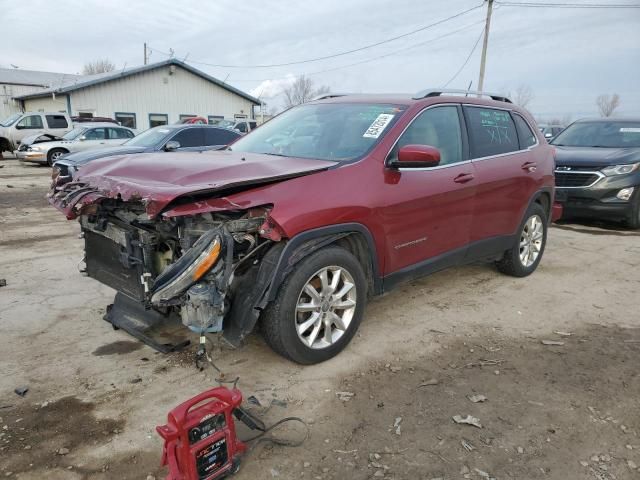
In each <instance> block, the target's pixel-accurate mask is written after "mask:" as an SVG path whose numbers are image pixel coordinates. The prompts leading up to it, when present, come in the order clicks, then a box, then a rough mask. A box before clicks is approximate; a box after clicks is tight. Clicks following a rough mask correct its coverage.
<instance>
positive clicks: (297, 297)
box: [262, 247, 367, 365]
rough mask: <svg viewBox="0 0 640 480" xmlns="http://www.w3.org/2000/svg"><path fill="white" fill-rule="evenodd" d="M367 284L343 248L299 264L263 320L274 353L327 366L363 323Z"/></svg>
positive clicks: (352, 258) (313, 255)
mask: <svg viewBox="0 0 640 480" xmlns="http://www.w3.org/2000/svg"><path fill="white" fill-rule="evenodd" d="M366 299H367V281H366V278H365V274H364V272H363V269H362V266H361V265H360V263H359V262H358V260H357V259H356V258H355V257H354V256H353V255H352V254H351V253H350V252H348V251H347V250H345V249H343V248H340V247H328V248H325V249H321V250H319V251H317V252H315V253H313V254H311V255H309V256H308V257H306V258H304V259H303V260H301V261H300V262H299V263H298V264H297V265H296V267H295V269H294V270H293V272H292V273H291V274H290V275H289V277H288V278H287V279H286V280H285V282H284V283H283V284H282V286H281V287H280V290H279V292H278V295H277V297H276V299H275V301H274V302H273V304H272V305H270V306H269V308H268V310H267V311H266V312H265V315H264V317H263V319H262V332H263V336H264V338H265V340H266V342H267V343H268V344H269V346H270V347H271V348H273V350H275V351H276V352H277V353H279V354H281V355H283V356H284V357H287V358H289V359H290V360H293V361H294V362H297V363H301V364H307V365H308V364H313V363H319V362H323V361H325V360H328V359H329V358H331V357H334V356H335V355H337V354H338V353H339V352H340V351H342V350H343V349H344V348H345V347H346V346H347V344H348V343H349V341H351V339H352V338H353V336H354V335H355V333H356V330H357V329H358V325H359V324H360V321H361V320H362V316H363V313H364V308H365V303H366Z"/></svg>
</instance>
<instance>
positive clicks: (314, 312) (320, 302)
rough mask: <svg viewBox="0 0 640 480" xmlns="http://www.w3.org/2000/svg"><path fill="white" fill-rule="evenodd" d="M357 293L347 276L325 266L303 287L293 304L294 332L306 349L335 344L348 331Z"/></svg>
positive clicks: (350, 278) (333, 267)
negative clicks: (294, 308) (294, 311)
mask: <svg viewBox="0 0 640 480" xmlns="http://www.w3.org/2000/svg"><path fill="white" fill-rule="evenodd" d="M356 301H357V292H356V288H355V282H354V280H353V277H352V276H351V274H350V273H349V272H348V271H347V270H345V269H344V268H342V267H338V266H328V267H324V268H321V269H320V270H318V271H317V272H316V273H314V274H313V275H312V276H311V277H310V278H309V279H308V280H307V282H306V283H305V285H304V287H303V288H302V291H301V292H300V295H299V296H298V301H297V303H296V313H295V321H296V332H297V333H298V338H299V339H300V340H301V341H302V343H304V344H305V345H306V346H307V347H309V348H313V349H322V348H327V347H330V346H331V345H333V344H335V343H336V342H337V341H338V340H339V339H340V338H341V337H342V336H343V335H344V333H345V332H346V331H347V330H348V329H349V325H350V324H351V321H352V319H353V316H354V314H355V310H356Z"/></svg>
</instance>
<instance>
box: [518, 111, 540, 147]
mask: <svg viewBox="0 0 640 480" xmlns="http://www.w3.org/2000/svg"><path fill="white" fill-rule="evenodd" d="M513 120H514V121H515V122H516V129H517V130H518V139H519V140H520V148H521V149H525V148H529V147H531V146H533V145H535V144H536V136H535V135H534V134H533V132H532V131H531V127H529V124H528V123H527V122H526V120H525V119H524V118H522V117H521V116H520V115H518V114H517V113H514V114H513Z"/></svg>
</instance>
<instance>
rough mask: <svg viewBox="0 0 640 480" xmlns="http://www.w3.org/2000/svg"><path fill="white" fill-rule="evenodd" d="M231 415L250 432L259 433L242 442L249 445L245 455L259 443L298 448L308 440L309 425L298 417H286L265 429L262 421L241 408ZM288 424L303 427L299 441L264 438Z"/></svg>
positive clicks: (270, 436)
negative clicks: (297, 424)
mask: <svg viewBox="0 0 640 480" xmlns="http://www.w3.org/2000/svg"><path fill="white" fill-rule="evenodd" d="M233 415H234V417H236V418H237V419H238V420H239V421H241V422H242V423H244V424H245V425H246V426H247V427H249V428H250V429H251V430H259V431H260V433H258V434H257V435H254V436H253V437H250V438H247V439H244V440H243V442H245V443H247V444H250V446H249V450H248V452H247V453H249V452H251V451H252V450H253V449H255V448H256V447H257V446H258V445H260V444H261V443H271V444H273V445H279V446H281V447H299V446H300V445H302V444H303V443H304V442H305V441H306V440H307V438H309V425H308V424H307V422H305V421H304V420H302V419H301V418H300V417H286V418H283V419H281V420H278V421H277V422H276V423H274V424H273V425H271V426H269V427H267V426H266V425H265V423H264V422H263V421H262V420H260V419H259V418H256V417H255V416H253V415H252V414H251V413H250V412H248V411H247V410H245V409H244V408H242V407H238V408H236V409H235V410H234V411H233ZM288 422H296V423H300V424H302V425H303V426H304V428H305V432H304V436H303V437H302V438H301V439H299V440H288V439H282V438H277V437H274V436H273V435H269V436H266V434H267V433H269V432H272V431H273V430H275V429H276V428H277V427H279V426H280V425H283V424H285V423H288Z"/></svg>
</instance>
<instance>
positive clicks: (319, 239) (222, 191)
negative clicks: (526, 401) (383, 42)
mask: <svg viewBox="0 0 640 480" xmlns="http://www.w3.org/2000/svg"><path fill="white" fill-rule="evenodd" d="M459 93H461V92H455V91H453V92H452V91H447V92H443V91H425V92H421V93H419V94H417V95H415V96H390V95H384V96H382V95H328V96H325V97H323V98H321V99H317V100H315V101H313V102H310V103H307V104H304V105H301V106H298V107H295V108H292V109H290V110H288V111H286V112H284V113H282V114H281V115H279V116H278V117H276V118H274V119H273V120H271V121H270V122H268V123H266V124H264V125H263V126H261V127H260V128H259V129H257V130H255V131H253V132H251V133H250V134H249V135H247V136H245V137H243V138H241V139H239V140H238V141H236V142H235V143H234V144H232V145H231V146H230V147H229V148H228V149H227V150H225V151H217V152H202V153H177V152H176V153H172V154H167V153H162V154H153V153H152V154H140V155H126V156H120V157H111V158H107V159H104V160H100V161H96V162H93V163H91V164H89V165H88V166H86V167H85V168H83V169H81V170H80V171H79V174H78V178H77V179H76V181H74V182H72V183H67V184H66V185H60V186H58V187H56V188H55V189H54V191H53V192H52V193H51V194H50V201H51V202H52V203H53V204H55V205H56V206H57V207H58V208H60V209H61V210H62V211H64V212H65V213H66V215H67V217H68V218H69V219H71V218H76V217H79V219H80V223H81V226H82V231H83V233H84V239H85V260H86V271H87V273H88V275H89V276H90V277H93V278H95V279H96V280H98V281H100V282H102V283H104V284H106V285H109V286H111V287H113V288H114V289H116V290H117V291H118V293H117V295H116V299H115V301H114V304H113V305H111V306H110V307H109V309H108V313H107V316H106V319H107V320H108V321H110V322H111V323H113V325H114V326H117V327H120V328H124V329H126V330H127V331H129V332H131V333H133V334H134V335H136V336H138V338H141V339H142V340H145V341H146V340H148V338H147V336H146V333H145V331H146V330H145V328H147V327H150V326H153V325H155V324H156V323H158V322H163V321H166V320H172V319H176V320H177V319H180V320H181V321H182V323H184V325H186V326H188V327H190V328H191V329H192V330H194V331H197V332H203V331H210V332H212V331H213V332H219V331H222V332H223V334H224V338H226V340H227V341H228V342H229V343H231V344H232V345H239V344H240V343H241V341H242V340H243V338H244V337H245V336H246V335H247V334H249V333H250V332H251V331H252V329H253V328H254V326H255V325H256V323H257V322H258V321H259V322H260V325H261V329H262V332H263V334H264V338H265V339H266V341H267V343H268V344H269V345H270V346H271V347H272V348H273V349H274V350H275V351H276V352H278V353H280V354H282V355H283V356H285V357H287V358H289V359H291V360H293V361H295V362H299V363H304V364H311V363H316V362H321V361H323V360H326V359H328V358H331V357H333V356H334V355H336V354H337V353H338V352H340V351H341V350H342V349H343V348H345V346H346V345H347V344H348V343H349V341H350V340H351V338H353V335H354V334H355V332H356V330H357V328H358V325H359V324H360V321H361V320H362V317H363V314H364V310H365V305H366V303H367V299H368V298H369V297H370V296H372V295H379V294H381V293H383V292H386V291H388V290H390V289H392V288H393V287H394V286H396V285H397V284H399V283H400V282H404V281H408V280H412V279H414V278H417V277H419V276H422V275H425V274H428V273H432V272H435V271H438V270H441V269H443V268H446V267H450V266H454V265H461V264H466V263H469V262H473V261H478V260H486V261H490V262H495V264H496V265H497V268H498V270H500V271H501V272H504V273H506V274H509V275H514V276H517V277H524V276H526V275H529V274H530V273H531V272H533V271H534V270H535V269H536V267H537V266H538V263H539V262H540V259H541V258H542V254H543V252H544V247H545V242H546V237H547V225H548V224H549V221H550V217H551V215H552V212H553V208H552V206H553V198H554V197H553V195H554V176H553V170H554V158H553V149H552V147H550V146H548V145H547V143H546V142H545V140H544V138H543V137H541V134H540V133H539V132H538V129H537V128H536V125H535V123H534V120H533V119H532V118H531V116H530V115H529V114H528V113H527V112H526V111H525V110H523V109H521V108H518V107H517V106H515V105H513V104H512V103H511V102H510V101H509V100H508V99H506V98H503V97H500V96H496V95H487V96H489V97H491V100H488V99H487V100H484V99H481V98H479V96H473V97H471V96H466V95H464V96H459V95H457V94H459ZM462 93H465V92H462ZM141 325H142V326H144V327H141Z"/></svg>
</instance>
